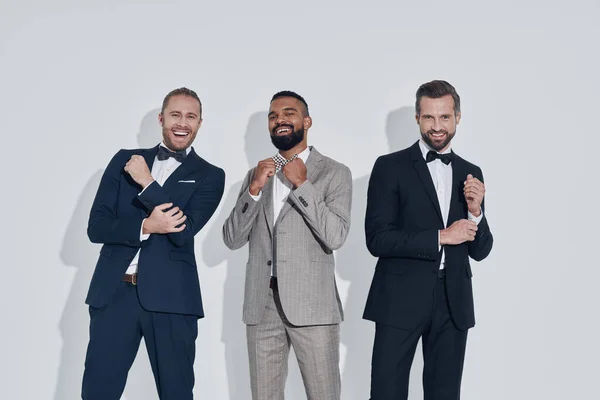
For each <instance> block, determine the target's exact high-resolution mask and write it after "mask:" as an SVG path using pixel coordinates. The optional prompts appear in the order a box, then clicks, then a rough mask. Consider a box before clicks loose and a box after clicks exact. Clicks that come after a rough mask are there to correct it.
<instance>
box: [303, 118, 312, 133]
mask: <svg viewBox="0 0 600 400" xmlns="http://www.w3.org/2000/svg"><path fill="white" fill-rule="evenodd" d="M311 126H312V118H311V117H308V116H307V117H304V129H305V130H307V129H309V128H310V127H311Z"/></svg>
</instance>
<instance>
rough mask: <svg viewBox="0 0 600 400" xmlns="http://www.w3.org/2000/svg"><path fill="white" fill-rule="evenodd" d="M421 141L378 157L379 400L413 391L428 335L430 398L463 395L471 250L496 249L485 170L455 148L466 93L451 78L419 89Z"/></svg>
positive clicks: (374, 204)
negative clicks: (419, 352) (416, 362)
mask: <svg viewBox="0 0 600 400" xmlns="http://www.w3.org/2000/svg"><path fill="white" fill-rule="evenodd" d="M416 97H417V99H416V107H415V108H416V120H417V123H418V124H419V127H420V131H421V140H420V141H418V142H416V143H415V144H414V145H412V146H411V147H409V148H407V149H404V150H401V151H399V152H396V153H392V154H388V155H385V156H381V157H379V158H378V159H377V161H376V162H375V166H374V167H373V172H372V173H371V178H370V181H369V189H368V199H367V212H366V218H365V232H366V239H367V247H368V249H369V251H370V252H371V254H373V255H374V256H375V257H379V260H378V262H377V266H376V268H375V274H374V276H373V281H372V283H371V289H370V291H369V296H368V299H367V304H366V307H365V312H364V318H365V319H368V320H371V321H374V322H375V323H376V326H375V341H374V345H373V359H372V370H371V399H372V400H401V399H402V400H405V399H406V398H407V396H408V381H409V374H410V368H411V364H412V361H413V357H414V355H415V349H416V347H417V343H418V341H419V339H420V338H422V340H423V358H424V370H423V391H424V395H425V400H450V399H452V400H456V399H459V398H460V383H461V377H462V370H463V363H464V356H465V348H466V344H467V330H468V329H469V328H471V327H473V326H474V325H475V318H474V313H473V291H472V286H471V277H472V276H473V274H472V272H471V267H470V265H469V258H472V259H474V260H476V261H480V260H483V259H484V258H486V257H487V255H488V254H489V253H490V251H491V249H492V243H493V238H492V233H491V231H490V228H489V226H488V223H487V220H486V217H485V215H484V206H483V197H484V193H485V186H484V184H483V175H482V173H481V169H479V167H477V166H476V165H473V164H471V163H469V162H467V161H465V160H464V159H462V158H460V157H459V156H458V155H457V154H456V153H454V152H453V151H452V150H451V148H450V144H451V141H452V138H453V137H454V135H455V133H456V125H458V123H459V122H460V118H461V113H460V97H459V96H458V93H456V90H455V89H454V87H452V85H450V84H449V83H448V82H445V81H432V82H428V83H425V84H423V85H421V87H420V88H419V89H418V90H417V95H416Z"/></svg>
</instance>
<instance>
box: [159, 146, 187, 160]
mask: <svg viewBox="0 0 600 400" xmlns="http://www.w3.org/2000/svg"><path fill="white" fill-rule="evenodd" d="M186 156H187V153H186V151H185V150H177V151H171V150H169V149H167V148H166V147H164V146H159V147H158V154H157V155H156V158H158V159H159V160H160V161H165V160H167V159H168V158H169V157H173V158H174V159H175V160H176V161H179V162H180V163H182V162H183V160H185V157H186Z"/></svg>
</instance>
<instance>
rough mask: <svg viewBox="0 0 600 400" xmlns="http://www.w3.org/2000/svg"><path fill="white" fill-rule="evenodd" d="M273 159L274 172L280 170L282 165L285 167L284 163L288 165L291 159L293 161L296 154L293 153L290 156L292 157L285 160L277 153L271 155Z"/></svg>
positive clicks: (296, 156)
mask: <svg viewBox="0 0 600 400" xmlns="http://www.w3.org/2000/svg"><path fill="white" fill-rule="evenodd" d="M272 158H273V161H275V170H276V172H279V171H281V169H282V168H283V167H285V166H286V165H288V164H289V163H291V162H292V161H294V160H295V159H296V158H298V154H294V155H293V156H292V158H290V159H289V160H286V159H285V158H284V157H283V156H282V155H281V154H279V153H277V154H276V155H275V156H273V157H272Z"/></svg>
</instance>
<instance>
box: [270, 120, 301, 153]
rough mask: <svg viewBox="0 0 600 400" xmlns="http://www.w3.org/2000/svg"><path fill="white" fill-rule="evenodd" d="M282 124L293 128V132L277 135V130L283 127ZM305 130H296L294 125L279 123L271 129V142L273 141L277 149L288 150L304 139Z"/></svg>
mask: <svg viewBox="0 0 600 400" xmlns="http://www.w3.org/2000/svg"><path fill="white" fill-rule="evenodd" d="M282 126H288V127H290V129H292V132H291V133H289V134H287V135H285V136H278V135H276V134H275V131H276V130H277V129H279V128H281V127H282ZM304 132H305V130H304V128H301V129H299V130H294V127H293V126H292V125H287V124H286V125H279V126H276V127H275V128H273V130H272V131H271V142H272V143H273V146H275V147H276V148H277V149H279V150H281V151H287V150H290V149H292V148H294V146H296V145H297V144H298V143H300V142H302V141H303V140H304Z"/></svg>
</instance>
